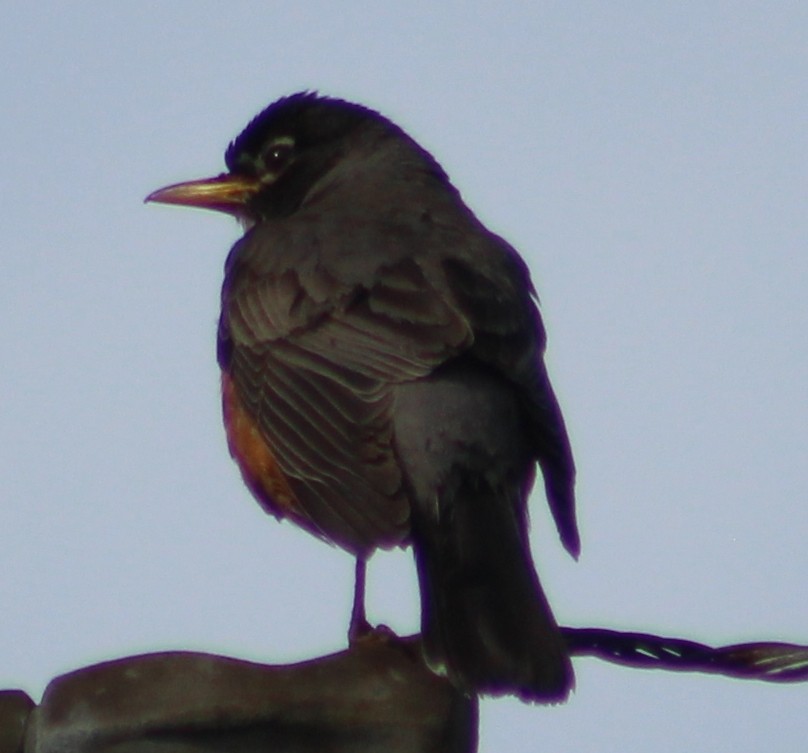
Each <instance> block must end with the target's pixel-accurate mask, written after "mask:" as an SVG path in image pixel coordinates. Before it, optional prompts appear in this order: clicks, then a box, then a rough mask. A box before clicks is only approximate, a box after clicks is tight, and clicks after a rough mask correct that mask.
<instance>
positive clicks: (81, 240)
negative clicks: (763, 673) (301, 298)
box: [0, 0, 808, 753]
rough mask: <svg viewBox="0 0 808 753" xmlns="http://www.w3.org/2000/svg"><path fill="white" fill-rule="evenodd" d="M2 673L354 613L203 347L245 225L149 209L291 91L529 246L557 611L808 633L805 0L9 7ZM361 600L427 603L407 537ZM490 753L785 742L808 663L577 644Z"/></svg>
mask: <svg viewBox="0 0 808 753" xmlns="http://www.w3.org/2000/svg"><path fill="white" fill-rule="evenodd" d="M0 71H2V73H0V101H1V102H2V115H0V165H2V170H0V181H1V182H2V192H1V193H2V209H0V218H2V220H0V221H2V227H0V238H2V251H1V252H0V253H1V254H2V274H0V317H1V318H0V321H2V327H0V338H1V339H0V344H1V346H0V347H2V358H3V368H2V369H1V370H0V496H1V497H2V505H0V571H1V572H2V573H3V577H2V579H0V610H2V619H0V687H4V688H12V687H21V688H24V689H25V690H27V691H28V692H29V693H31V694H32V695H33V696H34V698H35V699H39V697H40V695H41V693H42V691H43V689H44V687H45V685H46V684H47V682H48V681H49V680H50V679H51V678H52V677H54V676H55V675H58V674H60V673H63V672H66V671H69V670H72V669H75V668H78V667H81V666H83V665H87V664H90V663H93V662H96V661H100V660H104V659H109V658H114V657H119V656H124V655H129V654H135V653H139V652H144V651H154V650H164V649H171V648H185V649H196V650H204V651H211V652H220V653H223V654H228V655H232V656H238V657H243V658H247V659H251V660H258V661H267V662H286V661H293V660H298V659H304V658H308V657H313V656H317V655H320V654H323V653H327V652H331V651H335V650H338V649H340V648H342V647H343V645H344V635H345V629H346V627H347V623H348V613H349V609H350V599H351V583H352V574H353V565H352V561H351V559H350V558H349V557H348V556H347V555H346V554H344V553H342V552H341V551H339V550H337V549H331V548H329V547H327V546H325V545H323V544H322V543H319V542H317V541H315V540H314V539H313V538H311V537H310V536H308V535H306V534H304V533H302V532H301V531H299V530H297V529H295V528H294V527H293V526H291V525H290V524H288V523H287V524H279V523H277V522H276V521H274V520H273V519H272V518H269V517H267V516H266V515H264V514H263V513H262V512H261V510H260V509H259V507H258V506H257V505H256V504H255V503H254V502H253V501H252V498H251V497H250V496H249V494H248V492H247V491H246V489H245V488H244V486H243V484H242V482H241V480H240V478H239V475H238V472H237V470H236V468H235V465H234V464H233V463H232V461H231V460H230V458H229V456H228V454H227V450H226V446H225V441H224V434H223V431H222V428H221V420H220V415H219V395H218V372H217V368H216V365H215V357H214V339H215V326H216V319H217V316H218V296H219V286H220V283H221V275H222V272H221V269H222V264H223V262H224V258H225V255H226V253H227V251H228V249H229V247H230V245H231V244H232V243H233V242H234V241H235V240H236V238H237V237H238V236H239V232H240V231H239V229H238V226H237V225H236V224H235V223H234V222H232V221H231V220H229V219H228V218H226V217H223V216H217V215H214V214H212V213H211V214H205V213H202V212H195V211H190V210H181V209H177V208H167V207H157V206H145V205H144V204H143V197H144V196H146V194H147V193H149V192H150V191H151V190H153V189H155V188H157V187H160V186H162V185H165V184H166V183H171V182H175V181H178V180H184V179H190V178H195V177H202V176H206V175H212V174H215V173H217V172H219V171H221V170H222V169H223V159H222V154H223V151H224V149H225V147H226V146H227V144H228V142H229V140H230V139H231V138H232V137H234V136H235V135H236V134H237V133H238V132H239V131H240V129H241V128H242V127H243V126H244V125H245V124H246V122H247V121H248V120H249V119H250V118H251V117H252V116H253V115H254V114H255V113H256V112H257V111H258V110H260V109H261V108H263V107H264V106H265V105H266V104H268V103H269V102H270V101H272V100H274V99H276V98H277V97H279V96H282V95H284V94H289V93H291V92H294V91H297V90H300V89H303V88H311V89H318V90H320V91H321V92H323V93H328V94H332V95H337V96H342V97H345V98H349V99H355V100H357V101H360V102H362V103H364V104H367V105H370V106H373V107H375V108H378V109H380V110H381V111H382V112H384V113H385V114H387V115H388V116H389V117H391V118H392V119H394V120H395V121H396V122H398V123H399V124H400V125H402V126H403V127H404V128H405V129H407V130H408V131H409V132H410V133H411V134H412V135H413V136H414V137H415V138H417V139H418V140H419V141H420V142H421V143H422V144H423V145H424V146H425V147H426V148H428V149H429V150H430V151H432V152H433V153H434V154H435V155H436V157H437V158H438V160H439V161H440V162H441V163H442V164H443V166H444V167H445V168H446V170H447V171H448V172H449V174H450V176H451V177H452V178H453V180H454V182H455V183H456V185H457V186H458V187H459V188H460V189H461V191H462V192H463V194H464V196H465V198H466V200H467V201H468V203H469V204H470V205H471V206H472V208H474V209H475V211H476V212H477V213H478V215H479V216H480V217H481V219H482V220H483V221H484V222H485V223H486V224H487V225H488V226H489V227H490V228H491V229H493V230H495V231H497V232H499V233H501V234H502V235H504V236H505V237H506V238H507V239H508V240H509V241H511V243H513V244H514V245H515V246H516V247H517V248H518V249H520V251H521V252H522V253H523V255H524V256H525V257H526V259H527V260H528V263H529V265H530V267H531V269H532V271H533V275H534V279H535V282H536V285H537V287H538V289H539V292H540V295H541V299H542V305H543V315H544V319H545V323H546V325H547V328H548V331H549V351H548V359H549V364H550V369H551V374H552V378H553V381H554V384H555V386H556V389H557V392H558V394H559V398H560V400H561V402H562V407H563V409H564V413H565V416H566V418H567V422H568V425H569V427H570V431H571V435H572V439H573V445H574V450H575V454H576V459H577V464H578V468H579V484H578V494H579V519H580V523H581V528H582V535H583V554H582V557H581V559H580V561H579V562H578V563H575V562H573V561H571V560H570V559H569V558H568V557H567V556H566V555H565V554H564V553H563V551H562V549H561V547H560V545H559V543H558V541H557V538H556V535H555V532H554V531H553V529H552V527H551V525H550V521H549V516H548V514H547V511H546V506H545V503H544V499H543V498H542V496H541V494H540V493H536V494H535V495H534V499H533V502H532V505H531V509H532V511H533V531H532V541H533V548H534V554H535V557H536V561H537V564H538V568H539V571H540V573H541V578H542V581H543V583H544V585H545V587H546V590H547V591H548V593H549V596H550V598H551V601H552V603H553V605H554V608H555V611H556V614H557V616H558V618H559V620H560V621H561V622H562V623H564V624H567V625H576V626H594V625H597V626H606V627H613V628H620V629H634V630H644V631H651V632H658V633H662V634H667V635H676V636H682V637H687V638H691V639H694V640H700V641H705V642H709V643H713V644H726V643H733V642H739V641H751V640H763V639H779V640H790V641H794V642H803V643H808V598H807V593H806V585H805V582H806V575H808V547H806V538H808V505H806V502H807V501H808V500H807V499H806V496H807V492H806V490H808V335H807V333H808V303H806V285H807V284H808V4H806V3H804V2H773V3H752V2H709V1H707V2H704V1H700V2H679V3H664V4H663V3H648V2H615V3H608V4H606V3H595V2H581V3H558V2H537V3H521V4H520V3H513V4H511V5H507V4H506V5H500V4H498V3H490V4H486V3H475V2H465V3H460V2H446V3H442V4H437V3H434V2H429V3H427V2H417V1H413V2H409V3H400V2H396V3H392V2H367V3H336V2H306V1H305V0H299V1H297V2H266V1H265V2H254V3H246V2H228V3H218V2H200V1H198V0H197V1H195V2H173V3H165V2H144V1H142V0H141V1H139V2H114V3H110V2H87V3H75V4H69V3H55V2H54V3H47V2H40V3H21V2H20V3H9V4H7V6H6V8H5V12H4V14H3V23H2V27H0ZM370 578H371V580H370V593H369V601H370V608H371V616H372V617H373V618H374V619H376V620H379V621H383V622H386V623H388V624H390V625H392V626H393V627H394V628H396V629H397V630H400V631H401V632H410V631H414V630H416V629H417V624H418V605H417V598H416V591H415V578H414V572H413V569H412V562H411V556H410V554H409V553H408V552H407V553H397V554H392V555H386V556H381V557H377V558H375V559H374V561H373V563H372V566H371V574H370ZM575 667H576V672H577V690H576V692H575V694H574V696H573V697H572V699H571V700H570V702H569V703H568V704H567V705H566V706H563V707H555V708H544V707H529V706H525V705H522V704H521V703H519V702H517V701H515V700H499V701H490V700H487V701H484V702H483V704H482V714H481V733H480V750H481V751H482V752H483V753H500V752H502V753H517V752H524V753H527V752H528V751H530V752H531V753H538V752H541V751H547V752H548V753H563V752H569V753H589V752H591V753H609V752H611V751H614V752H615V753H618V752H619V753H625V752H626V751H631V752H634V751H638V752H645V751H654V753H656V752H658V751H659V752H661V751H676V752H677V753H679V752H680V751H684V750H688V751H733V753H753V752H758V751H763V750H765V751H767V753H781V752H789V753H790V752H794V753H801V752H802V751H804V750H805V746H806V740H808V685H786V686H775V685H768V684H764V683H759V682H743V681H739V680H729V679H723V678H715V677H709V676H703V675H691V674H674V673H665V672H643V671H640V670H630V669H624V668H620V667H616V666H614V665H610V664H606V663H603V662H601V661H598V660H594V659H581V660H576V662H575Z"/></svg>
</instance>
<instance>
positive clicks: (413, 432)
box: [146, 91, 580, 703]
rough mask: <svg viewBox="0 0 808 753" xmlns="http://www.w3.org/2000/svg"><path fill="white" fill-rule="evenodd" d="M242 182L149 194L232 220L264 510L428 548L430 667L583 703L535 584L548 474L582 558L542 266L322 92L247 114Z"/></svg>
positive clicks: (248, 405)
mask: <svg viewBox="0 0 808 753" xmlns="http://www.w3.org/2000/svg"><path fill="white" fill-rule="evenodd" d="M225 164H226V167H227V171H226V172H224V173H222V174H220V175H217V176H215V177H213V178H205V179H200V180H191V181H186V182H182V183H175V184H172V185H169V186H166V187H164V188H161V189H159V190H157V191H155V192H153V193H151V194H150V195H149V196H148V197H147V199H146V201H147V202H156V203H163V204H176V205H181V206H189V207H196V208H202V209H209V210H215V211H219V212H223V213H226V214H229V215H232V216H234V217H235V218H236V219H238V220H239V222H240V223H241V224H242V226H243V229H244V234H243V236H242V237H241V238H240V239H239V240H238V241H237V242H236V243H235V245H233V247H232V249H231V250H230V252H229V255H228V256H227V259H226V262H225V267H224V282H223V286H222V294H221V316H220V319H219V324H218V332H217V358H218V364H219V366H220V368H221V392H222V405H223V416H224V424H225V429H226V435H227V441H228V446H229V450H230V453H231V455H232V456H233V458H234V459H235V460H236V462H237V464H238V466H239V468H240V470H241V474H242V476H243V479H244V481H245V483H246V485H247V486H248V487H249V489H250V490H251V491H252V493H253V495H254V496H255V497H256V498H257V500H258V502H259V503H260V504H261V506H262V507H263V508H264V509H265V510H266V511H267V512H269V513H271V514H273V515H274V516H276V517H278V518H282V519H288V520H291V521H292V522H293V523H295V524H297V525H298V526H300V527H301V528H303V529H305V530H306V531H308V532H309V533H311V534H313V535H315V536H317V537H319V538H321V539H324V540H325V541H327V542H329V543H331V544H333V545H337V546H339V547H341V548H343V549H345V550H347V551H348V552H349V553H351V554H352V555H353V556H354V557H355V558H356V578H355V591H354V602H353V610H352V613H351V625H350V629H349V636H350V637H351V639H352V640H354V639H358V638H359V637H361V636H362V635H365V634H366V633H367V632H368V631H372V629H371V628H370V625H369V624H368V622H367V619H366V616H365V609H364V578H365V563H366V561H367V559H368V558H369V557H370V556H371V554H372V553H373V551H374V550H376V549H379V548H381V549H390V548H394V547H396V546H402V547H403V546H408V545H410V544H411V545H412V548H413V551H414V559H415V566H416V572H417V576H418V583H419V590H420V596H421V637H422V646H423V649H422V650H423V655H424V658H425V660H426V661H427V663H428V665H429V666H430V667H431V668H432V669H433V670H434V671H435V672H436V673H438V674H440V675H443V676H445V677H448V679H449V680H450V681H451V682H453V683H454V684H455V685H456V686H457V687H458V688H460V689H461V690H462V691H464V692H466V693H468V694H485V695H494V696H497V695H506V694H510V695H515V696H517V697H518V698H520V699H522V700H524V701H527V702H542V703H556V702H560V701H563V700H565V699H566V698H567V696H568V694H569V692H570V690H571V689H572V687H573V685H574V674H573V670H572V665H571V662H570V659H569V653H568V650H567V646H566V644H565V641H564V639H563V637H562V634H561V631H560V629H559V627H558V624H557V622H556V620H555V618H554V616H553V613H552V611H551V608H550V606H549V603H548V600H547V598H546V596H545V594H544V591H543V589H542V587H541V585H540V583H539V579H538V575H537V574H536V570H535V566H534V563H533V559H532V555H531V552H530V545H529V541H528V527H529V517H528V505H527V502H528V495H529V494H530V492H531V489H532V486H533V483H534V479H535V477H536V474H537V467H538V469H539V470H540V472H541V474H542V477H543V480H544V489H545V494H546V498H547V501H548V504H549V507H550V510H551V513H552V516H553V519H554V521H555V524H556V527H557V529H558V533H559V537H560V540H561V542H562V544H563V546H564V547H565V548H566V549H567V550H568V552H569V553H570V554H571V555H573V556H574V557H575V558H576V559H577V557H578V554H579V551H580V537H579V533H578V526H577V522H576V516H575V493H574V482H575V466H574V462H573V457H572V450H571V447H570V441H569V437H568V433H567V430H566V428H565V424H564V420H563V417H562V414H561V410H560V408H559V404H558V401H557V399H556V396H555V394H554V392H553V388H552V386H551V384H550V380H549V377H548V373H547V369H546V366H545V363H544V350H545V342H546V335H545V330H544V327H543V324H542V320H541V317H540V314H539V309H538V299H537V295H536V291H535V289H534V286H533V283H532V282H531V277H530V273H529V271H528V268H527V265H526V263H525V261H524V260H523V259H522V257H521V256H520V255H519V254H518V253H517V251H516V250H515V249H514V248H513V247H512V246H510V245H509V244H508V243H507V242H506V241H505V240H503V239H502V238H501V237H499V236H498V235H496V234H494V233H493V232H491V231H489V230H488V229H487V228H486V227H485V226H484V225H483V224H482V223H481V222H480V220H478V219H477V217H476V216H475V214H474V213H473V212H472V211H471V209H469V207H468V206H467V205H466V203H465V202H464V201H463V199H462V197H461V194H460V192H459V191H458V190H457V189H456V188H455V186H454V185H453V184H452V183H451V181H450V179H449V177H448V176H447V174H446V172H445V171H444V170H443V168H442V167H441V166H440V165H439V164H438V162H437V161H436V160H435V158H434V157H433V156H432V155H431V154H430V153H429V152H428V151H427V150H426V149H424V148H423V147H421V146H420V145H419V144H418V143H417V142H416V141H415V140H414V139H413V138H412V137H410V136H409V135H408V134H407V133H405V131H404V130H403V129H402V128H400V127H399V126H397V125H396V124H395V123H393V122H392V121H391V120H390V119H388V118H386V117H385V116H383V115H381V114H380V113H379V112H377V111H375V110H373V109H370V108H369V107H366V106H364V105H361V104H357V103H353V102H348V101H345V100H342V99H338V98H335V97H329V96H325V95H322V94H320V93H318V92H315V91H303V92H298V93H295V94H291V95H288V96H285V97H282V98H281V99H279V100H277V101H275V102H273V103H272V104H271V105H269V106H268V107H267V108H266V109H264V110H263V111H262V112H260V113H259V114H258V115H257V116H255V118H253V119H252V120H251V121H250V122H249V123H248V125H247V126H246V127H245V128H244V130H243V131H242V132H241V133H240V135H238V136H237V137H236V138H235V139H234V140H233V141H232V142H231V143H230V145H229V146H228V148H227V150H226V152H225Z"/></svg>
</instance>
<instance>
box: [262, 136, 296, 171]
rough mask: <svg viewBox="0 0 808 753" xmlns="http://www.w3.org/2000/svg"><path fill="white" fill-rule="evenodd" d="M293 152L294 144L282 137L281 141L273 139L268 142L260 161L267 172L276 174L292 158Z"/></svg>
mask: <svg viewBox="0 0 808 753" xmlns="http://www.w3.org/2000/svg"><path fill="white" fill-rule="evenodd" d="M293 153H294V144H293V143H292V142H291V141H289V140H287V139H284V140H283V141H275V142H273V143H272V144H270V145H269V146H268V147H267V148H266V149H265V150H264V152H263V154H262V155H261V161H262V162H263V163H264V169H265V170H266V171H267V172H268V173H273V174H277V173H279V172H280V171H281V170H283V168H285V167H286V166H287V165H288V164H289V162H290V161H291V159H292V154H293Z"/></svg>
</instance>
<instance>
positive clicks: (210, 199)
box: [146, 92, 443, 222]
mask: <svg viewBox="0 0 808 753" xmlns="http://www.w3.org/2000/svg"><path fill="white" fill-rule="evenodd" d="M391 139H392V140H395V141H397V142H398V143H399V144H401V145H406V147H405V148H406V149H407V150H408V151H409V152H410V153H411V154H413V155H417V158H418V159H420V160H422V161H423V164H424V165H426V166H428V170H429V171H430V172H432V173H433V174H438V175H440V176H441V177H442V176H443V173H442V171H441V170H440V168H439V167H438V166H437V165H436V164H435V163H434V161H433V160H432V158H431V157H430V156H429V155H428V154H427V153H426V152H425V151H423V150H422V149H421V148H420V147H418V145H417V144H415V142H414V141H412V140H411V139H410V138H409V137H408V136H406V134H404V133H403V131H401V129H399V128H398V127H397V126H396V125H394V124H393V123H391V122H390V121H389V120H387V119H386V118H384V117H383V116H382V115H380V114H379V113H377V112H375V111H373V110H370V109H368V108H366V107H362V106H361V105H357V104H352V103H350V102H345V101H343V100H340V99H332V98H329V97H321V96H319V95H317V94H314V93H308V92H303V93H300V94H293V95H292V96H289V97H285V98H283V99H279V100H278V101H277V102H274V103H273V104H271V105H270V106H269V107H267V108H266V109H265V110H264V111H263V112H261V113H259V114H258V115H257V116H256V117H255V118H254V119H253V120H252V121H251V122H250V124H249V125H248V126H247V127H246V128H245V129H244V130H243V131H242V132H241V134H239V136H238V137H237V138H236V139H235V140H234V141H233V142H232V143H231V144H230V146H229V147H228V149H227V152H226V153H225V163H226V165H227V169H228V172H227V173H223V174H222V175H219V176H216V177H215V178H207V179H203V180H194V181H188V182H185V183H178V184H175V185H171V186H167V187H166V188H161V189H159V190H158V191H155V192H154V193H152V194H150V195H149V196H148V197H147V198H146V201H155V202H160V203H164V204H182V205H185V206H195V207H201V208H204V209H213V210H217V211H221V212H227V213H229V214H232V215H235V216H236V217H238V218H239V219H241V220H245V221H248V222H256V221H261V220H266V219H271V218H275V217H285V216H288V215H290V214H292V213H294V212H295V211H296V210H297V209H298V208H299V207H300V205H301V204H302V203H303V202H304V201H305V200H306V198H307V197H308V196H310V195H311V194H312V192H313V190H314V189H315V188H316V186H318V185H319V184H320V183H321V181H322V179H323V178H324V177H325V176H327V175H328V174H329V173H330V172H331V171H332V170H334V169H335V168H336V167H337V166H338V165H340V164H344V163H345V161H346V160H348V159H352V158H356V157H357V156H358V154H359V153H360V152H361V153H362V154H363V156H365V157H367V156H368V155H369V154H372V153H373V151H374V150H378V149H380V148H381V147H382V145H383V144H385V143H389V142H390V141H391Z"/></svg>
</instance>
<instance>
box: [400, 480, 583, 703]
mask: <svg viewBox="0 0 808 753" xmlns="http://www.w3.org/2000/svg"><path fill="white" fill-rule="evenodd" d="M518 493H519V492H518V490H516V489H511V490H507V489H492V488H491V487H490V486H489V485H488V484H487V483H486V481H485V480H483V479H481V478H480V476H476V477H474V478H472V479H468V477H467V478H466V480H465V481H463V482H462V483H461V484H460V486H459V487H457V488H456V489H455V490H454V491H453V492H444V493H442V494H441V495H440V497H439V499H438V500H437V508H436V509H433V510H430V511H426V510H421V511H420V512H419V513H416V520H414V521H413V526H414V530H413V534H414V535H413V539H414V548H415V559H416V564H417V567H418V577H419V581H420V586H421V604H422V618H421V621H422V634H423V640H424V648H425V653H426V658H427V661H428V662H429V663H430V665H431V666H432V667H433V668H434V669H435V670H436V671H438V672H441V673H443V674H446V675H447V676H448V677H449V678H450V679H451V680H452V681H453V682H454V683H455V684H456V685H458V686H459V687H461V688H463V689H465V690H467V691H468V692H474V693H486V694H492V695H500V694H504V693H512V694H515V695H517V696H519V697H520V698H522V699H523V700H529V701H543V702H559V701H562V700H564V699H565V698H566V697H567V695H568V693H569V691H570V689H571V688H572V686H573V684H574V679H573V673H572V665H571V663H570V660H569V656H568V652H567V649H566V644H565V642H564V639H563V638H562V636H561V633H560V631H559V629H558V625H557V624H556V622H555V619H554V618H553V614H552V612H551V611H550V607H549V605H548V603H547V599H546V598H545V596H544V593H543V591H542V589H541V586H540V584H539V581H538V577H537V576H536V571H535V569H534V567H533V561H532V558H531V556H530V549H529V546H528V542H527V536H526V531H525V527H526V526H525V524H524V520H523V519H522V518H521V513H520V512H519V511H520V510H521V509H522V505H521V502H520V501H519V500H518V498H513V497H512V495H518Z"/></svg>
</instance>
